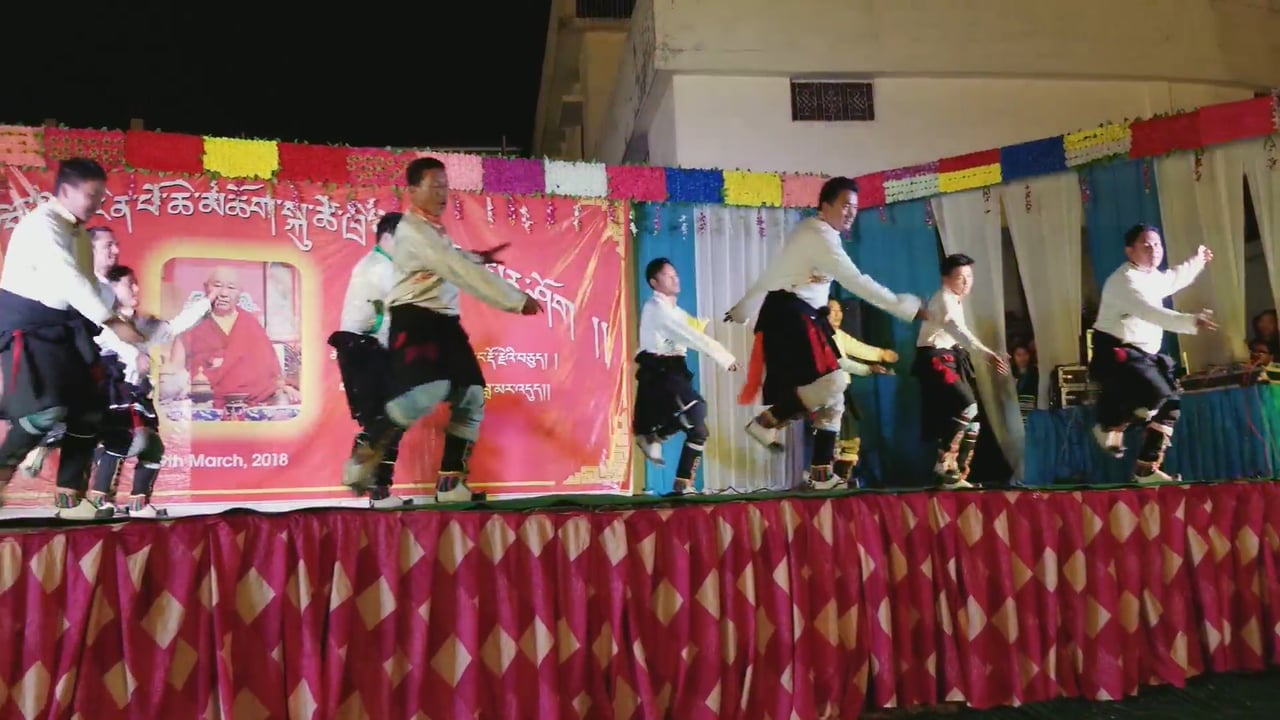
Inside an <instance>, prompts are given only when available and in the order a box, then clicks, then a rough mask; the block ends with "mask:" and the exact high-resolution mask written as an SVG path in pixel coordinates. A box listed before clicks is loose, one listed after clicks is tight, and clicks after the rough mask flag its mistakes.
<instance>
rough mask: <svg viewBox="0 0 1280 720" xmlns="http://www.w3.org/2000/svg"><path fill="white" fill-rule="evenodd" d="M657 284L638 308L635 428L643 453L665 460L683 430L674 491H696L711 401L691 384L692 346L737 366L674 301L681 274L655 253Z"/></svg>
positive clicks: (652, 276) (648, 271)
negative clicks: (665, 446)
mask: <svg viewBox="0 0 1280 720" xmlns="http://www.w3.org/2000/svg"><path fill="white" fill-rule="evenodd" d="M644 276H645V279H646V280H648V282H649V287H650V288H653V297H651V298H649V300H648V301H647V302H645V304H644V308H643V309H641V310H640V352H639V353H638V354H637V355H636V366H637V368H636V405H635V411H634V416H633V419H632V429H633V430H634V431H635V433H636V442H637V443H638V444H639V445H640V450H641V451H642V452H643V453H644V455H645V457H647V458H648V459H649V461H650V462H652V463H654V464H655V465H662V464H663V458H662V443H663V442H666V440H667V438H669V437H671V436H673V435H675V434H676V433H678V432H683V433H684V447H683V448H682V449H681V450H680V461H679V463H677V464H676V477H675V482H674V483H673V487H672V493H673V494H675V495H686V494H689V493H692V492H694V482H695V481H696V480H697V476H698V466H699V465H700V464H701V463H702V452H703V450H704V448H705V447H706V443H707V436H708V432H707V402H706V400H704V399H703V398H702V396H701V395H699V394H698V391H697V390H694V389H693V383H692V382H691V381H692V380H693V373H692V372H690V371H689V367H688V366H687V365H686V364H685V363H686V361H685V355H686V354H687V353H688V351H689V349H690V348H692V349H693V350H696V351H698V352H700V353H704V354H706V355H707V356H708V357H710V358H711V359H712V360H714V361H715V362H716V364H717V365H719V366H720V367H722V368H724V369H726V370H730V371H733V370H737V369H738V362H737V360H735V359H734V357H733V353H731V352H729V351H728V350H726V349H725V347H724V346H723V345H721V344H720V343H718V342H716V341H715V340H714V339H712V338H711V336H710V335H707V334H706V333H705V332H703V331H702V328H701V326H700V325H701V324H700V323H699V321H698V320H696V319H695V318H692V317H690V316H689V314H688V313H686V312H685V311H684V310H682V309H680V307H679V306H678V305H676V296H677V295H679V294H680V275H679V274H677V273H676V268H675V266H674V265H672V264H671V261H670V260H668V259H666V258H656V259H654V260H652V261H650V262H649V264H648V265H647V266H645V270H644Z"/></svg>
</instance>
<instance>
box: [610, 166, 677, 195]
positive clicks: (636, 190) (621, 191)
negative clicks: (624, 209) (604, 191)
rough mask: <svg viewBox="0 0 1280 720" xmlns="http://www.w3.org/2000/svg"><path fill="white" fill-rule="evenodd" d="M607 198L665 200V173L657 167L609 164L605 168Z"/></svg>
mask: <svg viewBox="0 0 1280 720" xmlns="http://www.w3.org/2000/svg"><path fill="white" fill-rule="evenodd" d="M605 176H606V182H607V183H608V189H609V198H610V199H612V200H631V201H635V202H665V201H666V200H667V174H666V171H665V170H664V169H663V168H659V167H639V166H634V165H610V166H608V167H606V168H605Z"/></svg>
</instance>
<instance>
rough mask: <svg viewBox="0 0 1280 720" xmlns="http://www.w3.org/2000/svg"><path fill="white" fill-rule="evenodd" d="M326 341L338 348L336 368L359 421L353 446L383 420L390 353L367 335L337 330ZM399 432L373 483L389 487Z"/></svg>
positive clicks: (388, 390)
mask: <svg viewBox="0 0 1280 720" xmlns="http://www.w3.org/2000/svg"><path fill="white" fill-rule="evenodd" d="M329 345H330V346H332V347H333V348H334V350H336V351H337V355H338V372H339V373H340V375H341V377H342V386H343V388H344V389H345V391H346V395H347V407H348V408H349V409H350V410H351V418H352V419H353V420H355V421H356V422H357V423H358V424H359V425H360V432H359V433H357V434H356V437H355V440H354V441H353V450H352V451H353V452H354V448H355V447H357V446H359V445H361V444H362V443H368V442H370V437H369V433H370V430H371V428H373V427H374V426H375V424H377V423H382V424H386V423H385V420H386V410H385V408H386V404H387V401H388V400H390V399H391V387H392V378H391V354H390V353H389V352H388V351H387V349H386V348H384V347H382V345H381V344H379V343H378V341H377V339H376V338H374V337H372V336H370V335H358V334H356V333H350V332H342V331H339V332H336V333H334V334H332V335H330V336H329ZM399 449H400V434H398V433H397V434H396V435H395V436H394V437H393V438H392V439H391V442H390V444H388V445H387V448H386V451H385V453H384V454H383V457H382V463H381V464H380V465H379V466H378V472H377V476H376V481H375V484H376V485H378V486H382V487H390V485H391V481H392V476H393V475H394V474H395V465H396V459H397V458H398V457H399Z"/></svg>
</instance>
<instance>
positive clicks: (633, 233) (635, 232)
mask: <svg viewBox="0 0 1280 720" xmlns="http://www.w3.org/2000/svg"><path fill="white" fill-rule="evenodd" d="M628 219H629V220H630V224H631V237H637V236H639V235H640V228H638V227H636V206H635V205H632V206H631V212H630V213H628Z"/></svg>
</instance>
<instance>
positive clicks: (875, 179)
mask: <svg viewBox="0 0 1280 720" xmlns="http://www.w3.org/2000/svg"><path fill="white" fill-rule="evenodd" d="M885 175H886V173H882V172H878V173H870V174H868V175H859V176H858V177H856V178H854V179H853V184H854V185H855V186H856V187H857V188H858V207H880V206H883V205H884V179H885ZM817 197H818V196H817V195H814V201H815V202H814V205H811V206H810V207H813V206H815V205H817V202H816V200H817Z"/></svg>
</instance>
